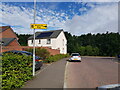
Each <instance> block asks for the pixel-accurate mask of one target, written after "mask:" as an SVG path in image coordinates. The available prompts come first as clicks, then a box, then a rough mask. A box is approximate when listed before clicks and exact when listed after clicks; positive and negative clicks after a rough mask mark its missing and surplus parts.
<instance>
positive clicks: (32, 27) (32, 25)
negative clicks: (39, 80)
mask: <svg viewBox="0 0 120 90" xmlns="http://www.w3.org/2000/svg"><path fill="white" fill-rule="evenodd" d="M35 17H36V0H34V24H31V26H30V27H31V29H33V34H34V38H33V76H35V29H47V24H35Z"/></svg>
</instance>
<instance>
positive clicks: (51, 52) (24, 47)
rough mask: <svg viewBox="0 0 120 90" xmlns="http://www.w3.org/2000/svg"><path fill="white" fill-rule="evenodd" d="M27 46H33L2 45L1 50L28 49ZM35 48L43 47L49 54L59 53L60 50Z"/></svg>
mask: <svg viewBox="0 0 120 90" xmlns="http://www.w3.org/2000/svg"><path fill="white" fill-rule="evenodd" d="M29 48H33V47H29V46H6V47H5V46H4V47H2V52H5V51H11V50H19V51H24V50H25V49H29ZM36 48H45V49H47V50H48V51H49V52H50V54H51V55H56V54H60V50H56V49H50V48H48V47H36Z"/></svg>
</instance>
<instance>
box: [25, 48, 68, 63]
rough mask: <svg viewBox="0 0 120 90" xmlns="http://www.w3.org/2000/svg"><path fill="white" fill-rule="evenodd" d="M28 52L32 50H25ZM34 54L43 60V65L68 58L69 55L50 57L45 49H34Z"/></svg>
mask: <svg viewBox="0 0 120 90" xmlns="http://www.w3.org/2000/svg"><path fill="white" fill-rule="evenodd" d="M26 51H28V52H31V53H32V52H33V49H32V48H31V49H26ZM35 54H36V55H37V56H39V57H41V58H42V59H43V62H44V63H51V62H55V61H58V60H60V59H62V58H66V57H69V54H57V55H50V52H49V51H47V49H45V48H36V49H35Z"/></svg>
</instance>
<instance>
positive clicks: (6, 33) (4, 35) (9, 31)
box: [0, 28, 18, 39]
mask: <svg viewBox="0 0 120 90" xmlns="http://www.w3.org/2000/svg"><path fill="white" fill-rule="evenodd" d="M0 35H1V36H2V38H17V36H16V34H15V33H14V32H13V30H12V28H8V29H7V30H5V31H4V32H2V33H0ZM17 39H18V38H17Z"/></svg>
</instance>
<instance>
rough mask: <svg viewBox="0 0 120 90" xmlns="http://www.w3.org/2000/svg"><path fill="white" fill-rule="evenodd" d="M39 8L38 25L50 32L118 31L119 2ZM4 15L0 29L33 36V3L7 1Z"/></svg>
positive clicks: (0, 16) (44, 4)
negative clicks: (60, 30) (3, 28)
mask: <svg viewBox="0 0 120 90" xmlns="http://www.w3.org/2000/svg"><path fill="white" fill-rule="evenodd" d="M91 1H92V0H91ZM98 1H99V0H98ZM106 1H107V0H106ZM36 7H37V11H36V12H37V17H36V23H37V24H48V29H47V30H58V29H63V30H64V31H68V32H70V33H71V34H73V35H81V34H87V33H105V32H106V31H109V32H118V3H117V2H37V6H36ZM0 13H1V14H0V26H6V25H9V26H11V27H12V28H13V30H14V31H15V32H17V33H19V34H32V33H33V30H32V29H30V24H31V23H33V13H34V11H33V2H4V3H2V7H0ZM1 19H2V20H1ZM36 31H43V30H36Z"/></svg>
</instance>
